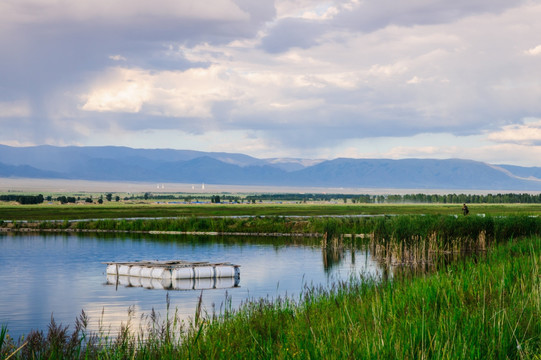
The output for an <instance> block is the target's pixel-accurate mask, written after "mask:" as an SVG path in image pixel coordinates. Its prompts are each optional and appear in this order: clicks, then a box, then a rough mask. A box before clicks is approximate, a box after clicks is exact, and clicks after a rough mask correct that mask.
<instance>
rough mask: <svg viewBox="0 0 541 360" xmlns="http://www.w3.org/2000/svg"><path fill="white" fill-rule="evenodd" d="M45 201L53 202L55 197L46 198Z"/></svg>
mask: <svg viewBox="0 0 541 360" xmlns="http://www.w3.org/2000/svg"><path fill="white" fill-rule="evenodd" d="M45 200H47V201H53V197H52V196H51V195H48V196H47V197H46V198H45Z"/></svg>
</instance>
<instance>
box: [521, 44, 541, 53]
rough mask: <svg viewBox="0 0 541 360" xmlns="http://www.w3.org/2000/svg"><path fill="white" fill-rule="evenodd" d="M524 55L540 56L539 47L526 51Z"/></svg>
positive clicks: (540, 48)
mask: <svg viewBox="0 0 541 360" xmlns="http://www.w3.org/2000/svg"><path fill="white" fill-rule="evenodd" d="M524 53H526V54H527V55H539V54H541V45H537V46H536V47H533V48H531V49H528V50H526V51H525V52H524Z"/></svg>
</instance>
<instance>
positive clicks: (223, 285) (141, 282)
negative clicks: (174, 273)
mask: <svg viewBox="0 0 541 360" xmlns="http://www.w3.org/2000/svg"><path fill="white" fill-rule="evenodd" d="M106 284H107V285H113V286H115V287H116V289H117V290H118V286H124V287H143V288H145V289H154V290H156V289H157V290H211V289H230V288H235V287H239V286H240V278H238V277H217V278H202V279H199V278H198V279H171V278H168V279H155V278H145V277H140V276H124V275H120V276H116V275H107V283H106Z"/></svg>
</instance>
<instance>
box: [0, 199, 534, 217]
mask: <svg viewBox="0 0 541 360" xmlns="http://www.w3.org/2000/svg"><path fill="white" fill-rule="evenodd" d="M470 211H471V213H470V215H476V214H487V215H519V214H522V215H540V214H541V204H472V205H470ZM382 214H386V215H390V214H395V215H400V214H432V215H454V214H461V205H460V204H401V205H388V204H191V205H165V204H164V205H157V204H153V203H146V204H125V203H106V204H103V205H98V204H92V205H68V204H66V205H59V204H53V205H49V204H41V205H13V204H0V220H74V219H104V218H133V217H177V216H188V217H189V216H239V215H265V216H268V215H285V216H287V215H304V216H320V215H382Z"/></svg>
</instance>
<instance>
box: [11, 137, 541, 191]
mask: <svg viewBox="0 0 541 360" xmlns="http://www.w3.org/2000/svg"><path fill="white" fill-rule="evenodd" d="M6 177H16V178H43V179H55V178H56V179H77V180H99V181H141V182H174V183H192V184H196V183H206V184H220V185H269V186H270V185H273V186H297V187H303V186H306V187H347V188H389V189H393V188H395V189H450V190H451V189H463V190H510V191H511V190H516V191H537V190H541V168H540V167H521V166H515V165H493V164H487V163H484V162H479V161H473V160H463V159H445V160H436V159H402V160H390V159H350V158H338V159H333V160H321V159H281V158H272V159H258V158H254V157H251V156H248V155H244V154H236V153H224V152H202V151H192V150H171V149H132V148H128V147H117V146H103V147H75V146H68V147H55V146H48V145H43V146H33V147H10V146H5V145H0V178H6Z"/></svg>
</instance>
